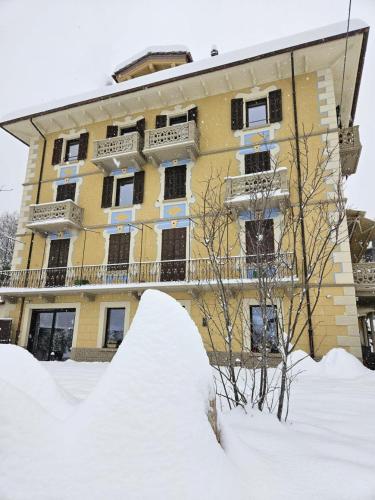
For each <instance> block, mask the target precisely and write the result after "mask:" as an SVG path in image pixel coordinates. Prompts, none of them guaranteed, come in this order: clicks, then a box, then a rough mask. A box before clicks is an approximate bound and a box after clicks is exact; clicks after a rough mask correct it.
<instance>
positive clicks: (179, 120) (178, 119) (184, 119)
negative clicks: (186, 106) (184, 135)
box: [169, 114, 187, 125]
mask: <svg viewBox="0 0 375 500" xmlns="http://www.w3.org/2000/svg"><path fill="white" fill-rule="evenodd" d="M185 122H187V114H184V115H179V116H171V117H170V118H169V125H177V124H178V123H185Z"/></svg>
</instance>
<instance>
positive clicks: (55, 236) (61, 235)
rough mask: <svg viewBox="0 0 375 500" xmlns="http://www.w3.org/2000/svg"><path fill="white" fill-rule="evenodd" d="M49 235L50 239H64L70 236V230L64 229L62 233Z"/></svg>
mask: <svg viewBox="0 0 375 500" xmlns="http://www.w3.org/2000/svg"><path fill="white" fill-rule="evenodd" d="M49 237H50V239H51V240H66V239H68V238H71V237H72V233H71V232H70V231H64V232H62V233H50V235H49Z"/></svg>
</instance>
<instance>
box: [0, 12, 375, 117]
mask: <svg viewBox="0 0 375 500" xmlns="http://www.w3.org/2000/svg"><path fill="white" fill-rule="evenodd" d="M346 29H347V23H346V21H343V22H339V23H335V24H331V25H328V26H323V27H321V28H319V29H314V30H309V31H305V32H302V33H298V34H295V35H291V36H288V37H284V38H279V39H276V40H273V41H270V42H266V43H262V44H258V45H254V46H252V47H247V48H243V49H239V50H235V51H232V52H228V53H226V54H225V53H224V54H219V55H217V56H215V57H209V58H207V59H202V60H200V61H195V62H191V63H189V64H182V65H180V66H176V67H174V68H169V69H165V70H161V71H158V72H155V73H151V74H148V75H144V76H140V77H138V78H134V79H131V80H127V81H125V82H121V83H118V84H116V85H111V86H105V87H102V88H100V89H97V90H94V91H91V92H86V93H83V94H80V95H76V96H73V97H67V98H64V99H60V100H57V101H53V102H48V103H44V104H41V105H39V106H33V107H31V108H27V109H23V110H19V111H15V112H13V113H10V114H7V115H5V116H3V117H2V118H1V119H0V122H1V125H3V126H4V125H6V124H7V123H9V122H13V121H19V120H24V119H28V118H30V117H32V116H40V115H43V114H46V113H51V112H55V111H58V110H62V109H67V108H70V107H74V106H79V105H84V104H88V103H90V102H94V101H100V100H104V99H107V98H109V97H116V96H119V95H122V94H126V93H130V92H135V91H137V90H142V89H145V88H147V87H152V86H156V85H159V84H160V85H161V84H163V83H166V82H170V81H173V80H179V79H184V78H189V77H192V76H194V75H197V74H203V73H207V72H211V71H215V70H219V69H222V68H225V67H229V66H234V65H237V64H242V63H245V62H250V61H252V60H257V59H260V58H262V57H269V56H271V55H276V54H280V53H283V52H286V51H288V50H291V49H297V48H301V47H305V46H307V45H313V44H319V43H323V42H324V41H327V40H332V39H335V38H339V37H344V36H345V35H346ZM366 29H368V24H367V23H365V22H364V21H362V20H359V19H353V20H351V21H350V28H349V30H350V32H358V31H363V30H366Z"/></svg>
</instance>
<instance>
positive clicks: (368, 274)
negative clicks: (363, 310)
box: [353, 262, 375, 295]
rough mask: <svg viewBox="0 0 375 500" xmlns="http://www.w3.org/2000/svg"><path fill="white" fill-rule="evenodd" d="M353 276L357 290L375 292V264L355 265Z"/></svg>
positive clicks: (361, 263) (362, 263)
mask: <svg viewBox="0 0 375 500" xmlns="http://www.w3.org/2000/svg"><path fill="white" fill-rule="evenodd" d="M353 276H354V283H355V286H356V288H357V289H360V290H364V291H366V290H367V291H369V292H370V293H371V295H372V294H373V292H375V262H360V263H358V264H353Z"/></svg>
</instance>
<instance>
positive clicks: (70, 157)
mask: <svg viewBox="0 0 375 500" xmlns="http://www.w3.org/2000/svg"><path fill="white" fill-rule="evenodd" d="M78 151H79V139H70V140H69V141H66V148H65V161H74V160H78Z"/></svg>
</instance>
